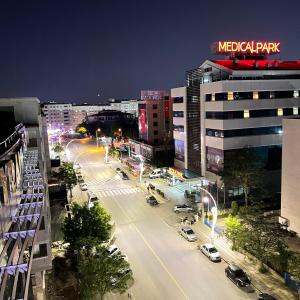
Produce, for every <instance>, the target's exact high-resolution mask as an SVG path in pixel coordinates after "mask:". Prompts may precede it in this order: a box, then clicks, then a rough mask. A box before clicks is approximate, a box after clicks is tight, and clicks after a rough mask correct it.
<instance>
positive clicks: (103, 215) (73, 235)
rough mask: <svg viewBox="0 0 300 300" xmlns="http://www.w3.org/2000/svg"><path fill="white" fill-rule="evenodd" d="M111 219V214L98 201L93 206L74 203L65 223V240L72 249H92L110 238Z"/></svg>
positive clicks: (63, 228) (63, 229) (63, 230)
mask: <svg viewBox="0 0 300 300" xmlns="http://www.w3.org/2000/svg"><path fill="white" fill-rule="evenodd" d="M110 220H111V216H110V215H109V214H108V213H107V212H106V210H105V209H104V208H103V207H102V206H100V205H98V203H95V205H94V206H93V207H91V208H89V207H88V205H87V204H84V205H82V206H80V205H79V204H76V203H74V204H73V205H72V208H71V217H66V218H65V220H64V223H63V227H62V232H63V234H64V240H65V242H67V243H70V247H69V248H70V249H71V250H72V251H74V250H76V251H79V250H81V249H83V248H85V249H87V250H91V249H92V248H93V247H95V246H98V245H99V244H101V243H102V242H104V241H107V240H108V239H109V238H110V232H111V225H110V223H109V222H110Z"/></svg>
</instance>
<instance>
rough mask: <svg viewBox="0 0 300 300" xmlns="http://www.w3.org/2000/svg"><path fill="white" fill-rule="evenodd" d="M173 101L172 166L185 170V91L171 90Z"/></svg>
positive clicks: (186, 166) (186, 162)
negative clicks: (173, 149) (173, 157)
mask: <svg viewBox="0 0 300 300" xmlns="http://www.w3.org/2000/svg"><path fill="white" fill-rule="evenodd" d="M171 98H172V101H173V137H174V145H175V159H174V166H175V167H176V168H178V169H181V170H185V169H187V168H188V161H187V148H188V146H187V136H186V135H187V132H186V129H187V106H186V103H187V89H186V87H178V88H173V89H171Z"/></svg>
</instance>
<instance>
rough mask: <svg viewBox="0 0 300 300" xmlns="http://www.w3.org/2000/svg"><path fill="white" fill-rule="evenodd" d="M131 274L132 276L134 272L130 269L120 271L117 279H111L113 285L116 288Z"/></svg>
mask: <svg viewBox="0 0 300 300" xmlns="http://www.w3.org/2000/svg"><path fill="white" fill-rule="evenodd" d="M129 274H130V275H132V270H131V269H130V268H126V269H123V270H120V271H119V272H118V275H117V276H116V277H113V276H112V277H111V278H110V282H111V285H112V286H115V285H116V284H117V283H118V281H119V280H120V279H121V278H123V277H124V276H126V275H129Z"/></svg>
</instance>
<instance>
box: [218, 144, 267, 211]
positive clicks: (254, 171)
mask: <svg viewBox="0 0 300 300" xmlns="http://www.w3.org/2000/svg"><path fill="white" fill-rule="evenodd" d="M221 176H222V180H223V182H224V184H225V186H226V187H227V189H228V188H229V187H231V188H233V187H241V188H242V189H243V193H244V197H245V205H246V206H248V195H249V192H250V191H251V190H253V189H257V188H260V187H261V186H262V179H263V176H264V169H263V166H262V161H261V159H260V157H259V156H258V155H257V153H256V152H255V151H254V150H253V149H251V148H244V149H239V150H237V151H231V152H229V153H227V154H226V164H225V165H224V170H223V171H222V172H221Z"/></svg>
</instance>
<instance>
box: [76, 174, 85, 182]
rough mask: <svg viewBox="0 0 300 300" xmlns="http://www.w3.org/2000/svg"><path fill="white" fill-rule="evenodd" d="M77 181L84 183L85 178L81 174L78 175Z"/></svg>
mask: <svg viewBox="0 0 300 300" xmlns="http://www.w3.org/2000/svg"><path fill="white" fill-rule="evenodd" d="M77 181H78V182H79V183H84V179H83V177H82V176H81V175H79V176H77Z"/></svg>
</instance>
